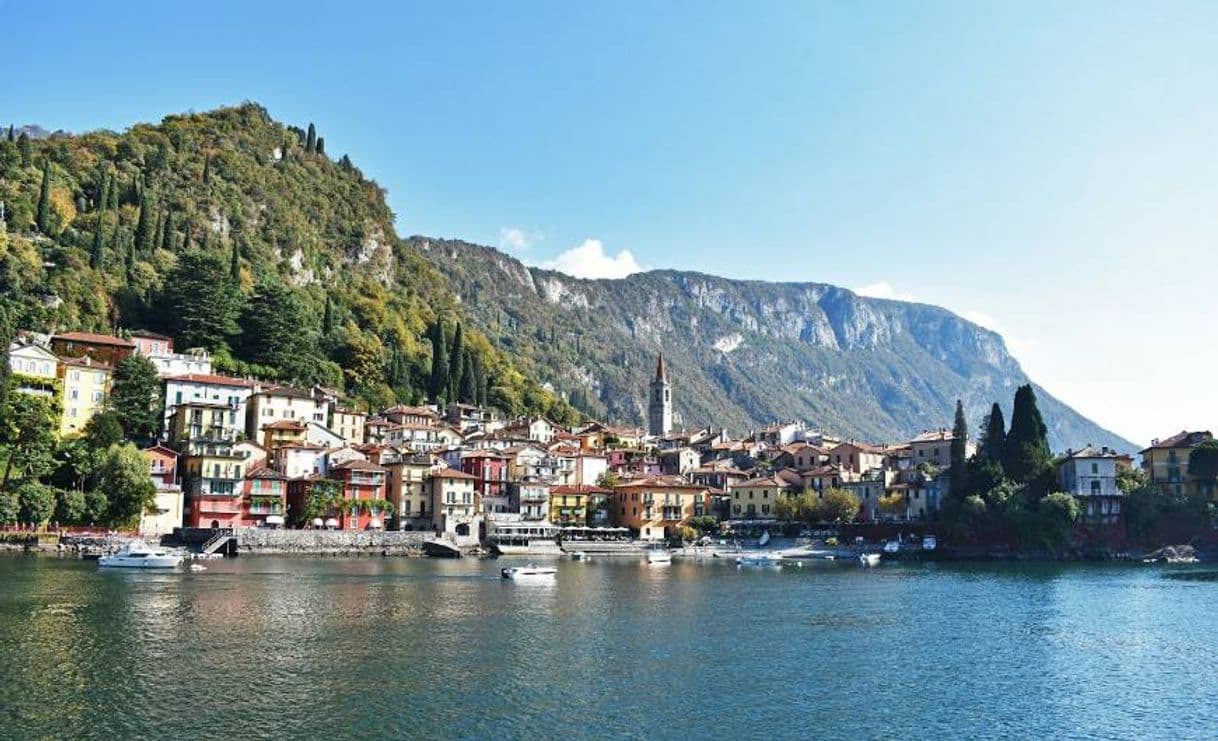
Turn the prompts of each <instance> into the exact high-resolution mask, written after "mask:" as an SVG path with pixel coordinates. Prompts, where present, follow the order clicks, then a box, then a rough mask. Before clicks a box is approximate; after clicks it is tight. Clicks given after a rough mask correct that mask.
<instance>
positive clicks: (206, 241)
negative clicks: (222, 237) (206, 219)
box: [202, 229, 211, 252]
mask: <svg viewBox="0 0 1218 741" xmlns="http://www.w3.org/2000/svg"><path fill="white" fill-rule="evenodd" d="M202 248H203V251H204V252H208V251H210V250H211V229H204V230H203V244H202Z"/></svg>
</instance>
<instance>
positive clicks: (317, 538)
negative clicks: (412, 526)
mask: <svg viewBox="0 0 1218 741" xmlns="http://www.w3.org/2000/svg"><path fill="white" fill-rule="evenodd" d="M236 535H237V551H238V553H278V554H284V555H292V554H301V555H304V554H315V555H352V554H368V555H373V554H392V555H399V556H418V555H422V553H423V541H425V540H428V539H429V538H432V537H434V536H433V535H432V534H431V533H428V532H419V531H414V532H402V531H396V530H387V531H384V532H377V531H375V530H272V529H269V528H242V529H238V530H237V531H236Z"/></svg>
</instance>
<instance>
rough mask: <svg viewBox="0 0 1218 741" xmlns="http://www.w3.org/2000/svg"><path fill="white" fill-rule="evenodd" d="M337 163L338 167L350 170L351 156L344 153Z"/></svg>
mask: <svg viewBox="0 0 1218 741" xmlns="http://www.w3.org/2000/svg"><path fill="white" fill-rule="evenodd" d="M338 164H339V166H340V167H342V168H343V169H344V170H350V169H351V158H350V157H348V156H347V155H345V154H344V155H343V156H342V159H340V160H339V161H338Z"/></svg>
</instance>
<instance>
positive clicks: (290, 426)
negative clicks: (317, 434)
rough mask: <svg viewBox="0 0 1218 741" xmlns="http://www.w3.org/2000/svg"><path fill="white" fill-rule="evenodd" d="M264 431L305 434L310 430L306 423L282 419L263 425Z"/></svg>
mask: <svg viewBox="0 0 1218 741" xmlns="http://www.w3.org/2000/svg"><path fill="white" fill-rule="evenodd" d="M262 429H264V430H292V431H294V432H303V431H304V430H307V429H309V426H308V425H306V424H305V423H304V422H297V421H296V420H294V419H281V420H279V421H277V422H272V423H270V424H269V425H263V426H262Z"/></svg>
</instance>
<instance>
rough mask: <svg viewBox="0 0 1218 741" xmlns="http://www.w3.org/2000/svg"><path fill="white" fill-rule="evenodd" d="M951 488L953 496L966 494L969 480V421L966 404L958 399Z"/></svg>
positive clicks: (953, 441) (953, 433)
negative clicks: (966, 417)
mask: <svg viewBox="0 0 1218 741" xmlns="http://www.w3.org/2000/svg"><path fill="white" fill-rule="evenodd" d="M951 452H952V459H951V472H950V476H951V488H952V494H953V495H956V496H959V495H960V494H962V493H963V492H964V488H965V486H966V483H967V480H968V471H967V469H966V463H967V460H966V458H967V457H968V420H967V419H965V417H964V404H963V403H962V402H961V401H960V400H959V399H956V419H955V424H953V425H952V451H951Z"/></svg>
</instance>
